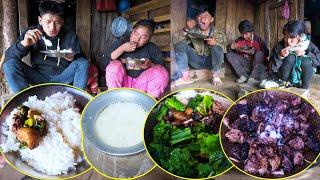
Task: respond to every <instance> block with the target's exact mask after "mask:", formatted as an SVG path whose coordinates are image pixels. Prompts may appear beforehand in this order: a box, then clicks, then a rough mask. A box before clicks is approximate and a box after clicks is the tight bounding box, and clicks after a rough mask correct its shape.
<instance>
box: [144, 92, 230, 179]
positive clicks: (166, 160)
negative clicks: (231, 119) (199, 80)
mask: <svg viewBox="0 0 320 180" xmlns="http://www.w3.org/2000/svg"><path fill="white" fill-rule="evenodd" d="M205 104H206V105H205ZM231 104H232V101H231V100H230V99H227V98H226V97H225V96H223V95H221V94H218V93H216V92H215V91H211V90H206V89H187V90H181V91H179V92H174V93H172V94H170V95H168V96H166V97H165V98H163V99H161V100H160V101H159V102H158V104H157V105H156V106H154V108H153V109H152V111H151V113H150V114H149V116H148V119H147V121H146V124H145V127H144V140H145V146H146V148H147V151H148V153H149V155H150V157H152V159H153V160H154V162H156V163H157V164H158V166H159V167H160V168H161V169H163V170H164V171H166V172H168V173H170V174H173V175H174V176H176V177H179V178H188V179H189V178H190V179H200V178H209V177H215V176H218V175H220V174H221V173H224V172H226V171H227V170H228V169H230V168H231V167H232V166H231V163H230V162H229V161H228V160H227V157H225V156H224V154H223V151H222V150H221V147H220V143H219V135H218V131H219V126H220V122H221V120H222V116H223V114H224V112H225V111H226V110H227V109H228V107H230V105H231ZM204 142H207V143H208V144H207V145H209V146H212V148H211V147H210V148H208V149H206V150H204V149H203V147H205V146H206V145H204ZM206 147H208V146H206ZM210 159H211V160H210ZM213 159H215V160H213ZM189 162H192V163H189ZM213 162H215V163H213ZM203 165H205V166H206V167H208V168H207V170H206V172H204V171H201V170H200V169H199V168H197V167H199V166H203Z"/></svg>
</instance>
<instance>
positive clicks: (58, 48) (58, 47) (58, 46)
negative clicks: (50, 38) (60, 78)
mask: <svg viewBox="0 0 320 180" xmlns="http://www.w3.org/2000/svg"><path fill="white" fill-rule="evenodd" d="M57 51H60V39H58V45H57ZM59 64H60V57H58V63H57V66H59Z"/></svg>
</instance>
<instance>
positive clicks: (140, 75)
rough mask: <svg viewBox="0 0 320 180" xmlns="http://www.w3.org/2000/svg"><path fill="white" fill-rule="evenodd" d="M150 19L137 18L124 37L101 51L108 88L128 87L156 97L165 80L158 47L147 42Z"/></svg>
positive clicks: (163, 65)
mask: <svg viewBox="0 0 320 180" xmlns="http://www.w3.org/2000/svg"><path fill="white" fill-rule="evenodd" d="M153 31H154V22H153V21H152V20H140V21H139V22H137V23H136V24H135V26H134V27H133V31H132V33H131V34H130V36H129V37H127V38H122V39H120V40H118V41H116V42H115V43H114V44H113V45H112V46H111V47H110V48H109V49H108V50H107V52H106V53H105V58H104V63H105V64H106V69H105V70H106V75H105V77H106V85H107V86H108V88H120V87H129V88H135V89H139V90H142V91H144V92H146V93H148V94H150V95H152V96H153V97H155V98H159V97H160V96H161V95H162V94H163V92H164V90H165V88H166V87H167V85H168V83H169V73H168V71H167V69H166V68H165V63H164V61H163V60H162V54H161V51H160V49H159V48H158V47H157V46H156V45H155V44H154V43H152V42H149V40H150V38H151V35H152V33H153Z"/></svg>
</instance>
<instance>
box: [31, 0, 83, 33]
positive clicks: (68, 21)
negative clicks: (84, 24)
mask: <svg viewBox="0 0 320 180" xmlns="http://www.w3.org/2000/svg"><path fill="white" fill-rule="evenodd" d="M40 2H41V1H34V0H29V2H28V10H29V17H28V22H29V25H30V26H36V25H37V24H38V16H39V4H40ZM61 5H62V6H63V7H64V21H65V23H64V27H65V28H66V29H67V30H71V31H73V32H76V10H77V0H66V1H65V2H64V3H61Z"/></svg>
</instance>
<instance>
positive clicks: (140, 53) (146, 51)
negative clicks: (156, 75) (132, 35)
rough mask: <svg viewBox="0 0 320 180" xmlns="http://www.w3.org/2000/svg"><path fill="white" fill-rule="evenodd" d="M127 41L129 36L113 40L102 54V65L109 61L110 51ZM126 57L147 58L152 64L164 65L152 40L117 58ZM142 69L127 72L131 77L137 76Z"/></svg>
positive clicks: (160, 54)
mask: <svg viewBox="0 0 320 180" xmlns="http://www.w3.org/2000/svg"><path fill="white" fill-rule="evenodd" d="M126 42H129V38H128V37H126V38H123V39H119V40H117V41H115V42H114V43H113V44H112V45H111V47H110V48H108V49H107V50H106V52H105V53H104V56H103V62H102V66H103V67H104V69H105V67H106V66H107V65H108V64H109V63H110V60H111V53H112V52H113V51H114V50H116V49H117V48H118V47H120V46H121V45H122V44H124V43H126ZM127 57H131V58H139V59H140V58H148V59H150V60H151V61H152V62H153V63H154V64H159V65H162V66H164V67H165V63H164V61H163V60H162V53H161V51H160V49H159V48H158V47H157V46H156V45H155V44H154V43H152V42H148V43H147V44H145V45H144V46H142V47H140V48H137V49H136V50H135V51H133V52H125V53H123V54H122V55H121V56H120V57H119V58H118V59H122V58H123V59H125V58H127ZM143 71H144V70H127V74H128V75H129V76H131V77H134V78H135V77H138V76H139V75H140V74H141V73H142V72H143Z"/></svg>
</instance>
